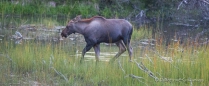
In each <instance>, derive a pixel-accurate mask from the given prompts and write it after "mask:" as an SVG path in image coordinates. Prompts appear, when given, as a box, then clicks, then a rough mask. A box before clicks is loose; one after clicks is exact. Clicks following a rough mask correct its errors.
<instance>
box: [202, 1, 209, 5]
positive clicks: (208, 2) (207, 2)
mask: <svg viewBox="0 0 209 86" xmlns="http://www.w3.org/2000/svg"><path fill="white" fill-rule="evenodd" d="M201 1H202V2H204V3H206V4H209V1H205V0H201Z"/></svg>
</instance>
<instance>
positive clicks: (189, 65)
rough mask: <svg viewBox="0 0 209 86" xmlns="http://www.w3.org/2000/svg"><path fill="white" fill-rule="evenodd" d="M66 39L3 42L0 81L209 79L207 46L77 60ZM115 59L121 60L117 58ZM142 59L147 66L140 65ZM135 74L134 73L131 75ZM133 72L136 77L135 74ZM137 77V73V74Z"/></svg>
mask: <svg viewBox="0 0 209 86" xmlns="http://www.w3.org/2000/svg"><path fill="white" fill-rule="evenodd" d="M71 47H73V46H68V48H67V47H66V44H64V43H62V42H60V43H55V44H53V43H51V42H48V43H45V44H43V43H42V42H30V41H24V42H23V43H22V44H20V45H15V44H13V43H11V42H3V43H1V46H0V49H1V50H0V52H1V53H0V54H1V56H0V65H1V67H0V69H1V71H0V78H1V79H0V84H2V85H15V84H16V85H34V84H39V85H105V86H106V85H114V86H117V85H119V86H121V85H123V86H124V85H144V86H146V85H148V86H150V85H155V86H162V85H163V86H167V85H174V86H175V85H181V86H185V85H191V84H192V85H203V86H205V85H208V79H209V77H208V74H209V68H208V67H207V65H209V64H208V62H207V61H208V60H209V58H208V53H207V52H208V51H209V48H208V47H207V46H206V45H204V46H192V45H184V46H181V45H180V44H179V43H178V42H175V43H172V44H171V45H169V46H167V47H165V46H164V45H163V44H160V43H156V47H155V48H154V49H152V48H146V49H145V50H144V52H143V53H142V54H143V55H141V56H142V57H140V55H139V54H140V53H141V52H142V51H141V49H139V48H134V52H136V53H135V55H134V59H135V60H134V62H129V61H128V57H125V58H124V57H121V58H119V59H118V60H116V61H115V62H114V63H109V62H104V61H101V62H99V63H97V64H96V62H95V61H94V60H91V61H85V62H84V63H82V64H81V63H80V61H79V60H80V57H79V58H76V56H74V55H75V52H74V51H75V50H73V48H71ZM118 61H120V62H118ZM137 63H138V64H141V63H142V64H143V65H144V67H146V69H148V70H149V71H151V72H152V74H153V75H154V76H155V77H157V78H152V77H150V76H149V72H146V71H143V70H141V69H140V68H139V67H138V66H137ZM134 76H135V77H134ZM136 76H137V77H138V78H137V77H136ZM139 77H140V78H139Z"/></svg>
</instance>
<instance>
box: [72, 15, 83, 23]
mask: <svg viewBox="0 0 209 86" xmlns="http://www.w3.org/2000/svg"><path fill="white" fill-rule="evenodd" d="M73 20H74V21H75V22H77V21H79V20H81V15H78V16H76V17H75V18H74V19H73Z"/></svg>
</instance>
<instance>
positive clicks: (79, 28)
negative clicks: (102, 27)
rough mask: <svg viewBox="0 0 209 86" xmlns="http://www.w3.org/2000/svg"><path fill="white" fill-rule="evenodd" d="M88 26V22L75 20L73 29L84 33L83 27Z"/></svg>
mask: <svg viewBox="0 0 209 86" xmlns="http://www.w3.org/2000/svg"><path fill="white" fill-rule="evenodd" d="M87 26H88V22H80V21H79V22H77V23H75V25H74V30H75V32H77V33H80V34H84V29H85V28H86V27H87Z"/></svg>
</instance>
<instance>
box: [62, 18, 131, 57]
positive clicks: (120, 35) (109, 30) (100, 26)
mask: <svg viewBox="0 0 209 86" xmlns="http://www.w3.org/2000/svg"><path fill="white" fill-rule="evenodd" d="M132 32H133V27H132V25H131V23H129V22H128V21H127V20H124V19H105V18H104V17H101V16H95V17H92V18H89V19H81V16H77V17H75V18H74V19H73V20H71V21H70V22H69V23H68V24H67V26H66V28H65V29H64V30H63V31H62V33H61V36H62V37H65V38H66V37H67V36H68V35H70V34H72V33H80V34H82V35H83V36H84V38H85V41H86V47H85V48H84V49H83V51H82V58H81V61H82V59H84V55H85V53H86V52H87V51H89V50H90V49H91V48H92V47H93V48H94V51H95V57H96V61H99V55H100V46H99V45H100V43H102V42H105V43H116V45H117V46H118V47H119V52H118V53H117V54H116V55H115V57H114V58H113V61H114V60H115V59H116V58H118V57H119V56H120V55H121V54H122V53H123V52H125V51H126V49H127V50H128V53H129V58H130V60H132V52H133V50H132V47H131V44H130V40H131V35H132Z"/></svg>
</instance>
